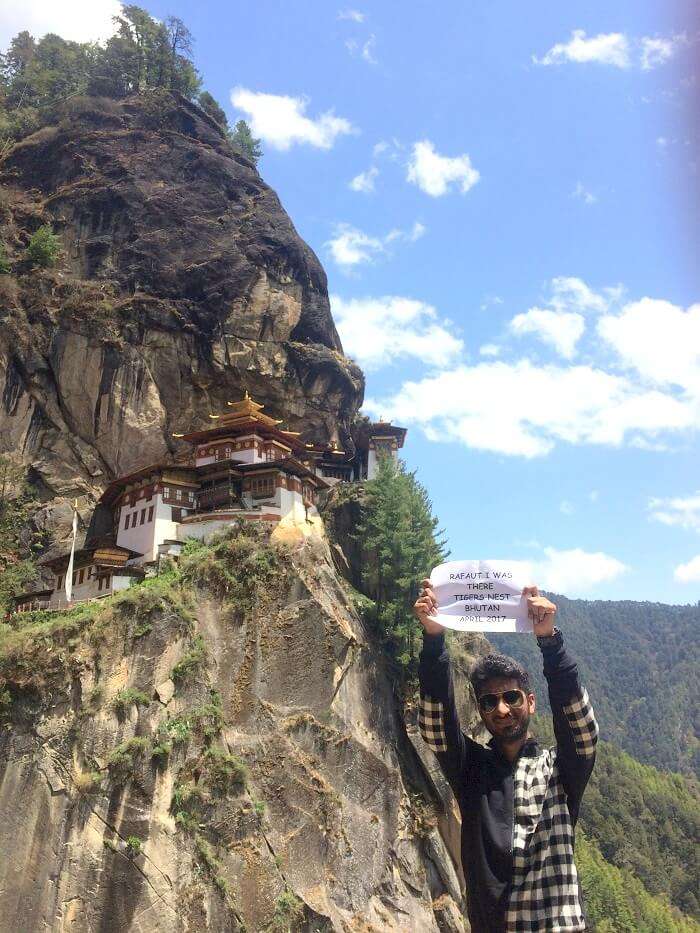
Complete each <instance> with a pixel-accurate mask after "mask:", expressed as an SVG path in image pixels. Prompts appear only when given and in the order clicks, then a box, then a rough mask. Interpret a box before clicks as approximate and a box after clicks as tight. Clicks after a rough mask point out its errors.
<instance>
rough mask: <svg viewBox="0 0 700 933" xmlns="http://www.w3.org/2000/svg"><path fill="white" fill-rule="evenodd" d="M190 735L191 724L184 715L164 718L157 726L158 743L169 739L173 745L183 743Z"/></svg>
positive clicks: (187, 740)
mask: <svg viewBox="0 0 700 933" xmlns="http://www.w3.org/2000/svg"><path fill="white" fill-rule="evenodd" d="M191 736H192V726H191V724H190V721H189V718H188V717H187V716H185V715H183V716H174V717H173V718H172V719H166V720H165V722H162V723H161V724H160V726H158V741H159V743H162V742H167V741H171V742H172V743H173V745H185V744H186V743H187V742H189V740H190V738H191Z"/></svg>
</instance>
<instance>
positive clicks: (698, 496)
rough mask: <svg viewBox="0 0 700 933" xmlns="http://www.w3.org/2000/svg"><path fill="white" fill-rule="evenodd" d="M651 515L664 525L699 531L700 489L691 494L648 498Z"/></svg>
mask: <svg viewBox="0 0 700 933" xmlns="http://www.w3.org/2000/svg"><path fill="white" fill-rule="evenodd" d="M649 511H650V512H651V517H652V518H653V519H655V520H656V521H657V522H661V523H662V524H664V525H678V526H679V527H680V528H689V529H691V530H692V531H699V532H700V490H698V491H697V492H696V493H695V495H692V496H685V497H682V496H674V497H671V498H667V499H650V500H649Z"/></svg>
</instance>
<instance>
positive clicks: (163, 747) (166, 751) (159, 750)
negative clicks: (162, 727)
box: [151, 741, 173, 768]
mask: <svg viewBox="0 0 700 933" xmlns="http://www.w3.org/2000/svg"><path fill="white" fill-rule="evenodd" d="M172 750H173V745H172V742H168V741H165V742H158V743H157V744H156V745H154V746H153V748H152V749H151V758H152V759H153V760H154V761H155V762H156V763H157V764H158V766H159V767H160V768H163V767H165V764H166V762H167V760H168V757H169V756H170V753H171V752H172Z"/></svg>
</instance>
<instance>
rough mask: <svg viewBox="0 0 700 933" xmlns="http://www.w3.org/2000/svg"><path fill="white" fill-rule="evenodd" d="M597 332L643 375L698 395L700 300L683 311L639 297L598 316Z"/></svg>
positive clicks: (656, 300) (699, 375)
mask: <svg viewBox="0 0 700 933" xmlns="http://www.w3.org/2000/svg"><path fill="white" fill-rule="evenodd" d="M598 333H599V335H600V336H601V337H602V339H603V340H605V341H606V342H607V343H608V344H610V346H612V347H613V348H614V349H615V351H616V352H617V354H618V356H619V357H620V359H621V361H622V362H623V364H624V365H625V366H628V367H630V368H633V369H635V370H637V372H638V373H639V374H640V375H641V376H642V377H643V378H645V379H648V380H650V381H651V382H655V383H657V384H658V385H669V386H670V385H677V386H681V387H682V388H683V389H685V390H686V391H688V392H691V393H694V394H697V395H700V304H696V305H691V307H690V308H688V310H687V311H684V310H683V308H679V307H678V306H677V305H674V304H671V302H670V301H663V300H660V299H654V298H642V299H641V300H640V301H634V302H631V303H629V304H627V305H626V306H625V307H624V308H623V309H622V312H621V313H620V314H619V315H605V316H604V317H601V318H600V319H599V321H598Z"/></svg>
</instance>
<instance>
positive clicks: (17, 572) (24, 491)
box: [0, 456, 40, 615]
mask: <svg viewBox="0 0 700 933" xmlns="http://www.w3.org/2000/svg"><path fill="white" fill-rule="evenodd" d="M35 507H36V502H35V500H34V498H33V496H32V494H31V492H30V489H29V486H28V484H27V482H26V476H25V471H24V468H23V467H20V466H18V465H17V464H15V463H13V461H12V460H10V458H9V457H5V456H0V615H4V613H5V612H6V610H7V609H9V606H10V600H11V598H12V597H13V596H16V595H17V594H18V593H21V592H22V591H23V590H25V589H27V587H28V586H29V585H31V584H33V583H35V582H37V579H38V577H37V572H36V567H35V565H34V562H33V560H32V554H33V552H34V550H35V549H36V547H37V546H38V545H39V544H40V536H39V535H37V534H36V533H35V532H33V531H31V530H30V524H29V522H30V518H31V515H32V512H33V511H34V509H35Z"/></svg>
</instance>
